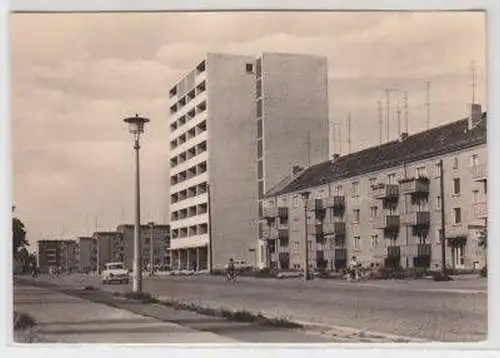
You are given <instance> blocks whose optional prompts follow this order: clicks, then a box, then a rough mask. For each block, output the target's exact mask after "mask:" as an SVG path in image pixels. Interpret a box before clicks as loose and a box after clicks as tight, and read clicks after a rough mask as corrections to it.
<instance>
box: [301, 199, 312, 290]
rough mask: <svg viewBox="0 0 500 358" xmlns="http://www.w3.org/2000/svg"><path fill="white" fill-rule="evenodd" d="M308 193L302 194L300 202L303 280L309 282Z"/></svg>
mask: <svg viewBox="0 0 500 358" xmlns="http://www.w3.org/2000/svg"><path fill="white" fill-rule="evenodd" d="M309 195H310V193H309V192H308V191H305V192H303V193H302V201H303V203H304V227H305V229H304V236H305V238H304V256H305V257H304V280H305V281H308V280H309V232H308V231H309V230H308V222H307V200H308V199H309Z"/></svg>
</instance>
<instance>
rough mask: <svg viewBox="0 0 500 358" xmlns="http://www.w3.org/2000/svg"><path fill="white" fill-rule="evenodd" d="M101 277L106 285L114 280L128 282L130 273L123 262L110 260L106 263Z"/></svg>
mask: <svg viewBox="0 0 500 358" xmlns="http://www.w3.org/2000/svg"><path fill="white" fill-rule="evenodd" d="M101 278H102V283H103V284H104V285H106V284H110V283H113V282H118V283H128V281H129V273H128V270H127V269H126V268H125V265H124V264H123V262H108V263H106V264H105V265H104V270H103V271H102V273H101Z"/></svg>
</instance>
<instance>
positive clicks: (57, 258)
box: [38, 240, 63, 273]
mask: <svg viewBox="0 0 500 358" xmlns="http://www.w3.org/2000/svg"><path fill="white" fill-rule="evenodd" d="M62 243H63V241H62V240H40V241H38V267H39V269H40V272H43V273H48V272H49V270H50V269H51V268H57V267H61V262H62V260H61V256H62V255H61V247H62Z"/></svg>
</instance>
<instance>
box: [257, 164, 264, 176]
mask: <svg viewBox="0 0 500 358" xmlns="http://www.w3.org/2000/svg"><path fill="white" fill-rule="evenodd" d="M263 177H264V164H263V162H262V159H261V160H259V161H258V162H257V179H262V178H263Z"/></svg>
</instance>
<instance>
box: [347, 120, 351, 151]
mask: <svg viewBox="0 0 500 358" xmlns="http://www.w3.org/2000/svg"><path fill="white" fill-rule="evenodd" d="M347 150H348V152H347V153H348V154H350V153H351V111H349V112H347Z"/></svg>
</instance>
